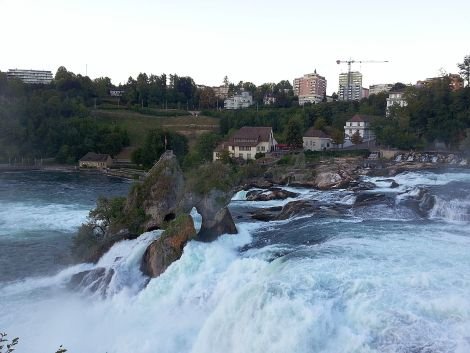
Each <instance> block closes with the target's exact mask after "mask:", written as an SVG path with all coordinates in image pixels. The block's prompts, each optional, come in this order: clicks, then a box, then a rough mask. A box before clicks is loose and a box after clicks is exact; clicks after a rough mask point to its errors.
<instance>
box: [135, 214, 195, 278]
mask: <svg viewBox="0 0 470 353" xmlns="http://www.w3.org/2000/svg"><path fill="white" fill-rule="evenodd" d="M195 237H196V230H195V229H194V223H193V219H192V217H191V216H189V215H180V216H178V217H177V218H176V219H175V220H173V221H172V222H170V224H169V226H168V228H167V229H166V230H165V231H164V232H163V233H162V235H161V236H160V237H159V238H158V239H156V240H154V241H153V242H152V243H151V244H150V245H149V246H148V247H147V250H146V251H145V254H144V257H143V259H142V264H141V270H142V272H143V273H144V274H146V275H147V276H149V277H157V276H159V275H161V274H162V273H163V272H165V270H166V269H167V268H168V266H170V265H171V264H172V263H173V262H174V261H176V260H178V259H179V258H180V257H181V255H182V254H183V248H184V246H185V245H186V243H187V242H188V241H190V240H192V239H194V238H195Z"/></svg>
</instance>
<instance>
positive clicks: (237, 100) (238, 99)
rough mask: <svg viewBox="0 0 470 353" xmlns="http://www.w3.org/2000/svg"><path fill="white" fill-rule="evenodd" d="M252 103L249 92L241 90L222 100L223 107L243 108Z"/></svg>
mask: <svg viewBox="0 0 470 353" xmlns="http://www.w3.org/2000/svg"><path fill="white" fill-rule="evenodd" d="M252 105H253V97H252V96H251V93H250V92H242V93H241V94H236V95H234V96H233V97H230V98H227V99H226V100H225V101H224V108H225V109H243V108H248V107H250V106H252Z"/></svg>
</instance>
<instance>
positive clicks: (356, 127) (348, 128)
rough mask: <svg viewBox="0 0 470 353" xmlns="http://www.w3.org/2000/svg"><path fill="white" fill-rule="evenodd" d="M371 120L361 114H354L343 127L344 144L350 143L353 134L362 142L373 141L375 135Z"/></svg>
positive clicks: (369, 117) (370, 117)
mask: <svg viewBox="0 0 470 353" xmlns="http://www.w3.org/2000/svg"><path fill="white" fill-rule="evenodd" d="M372 120H373V117H372V116H369V115H361V114H356V115H354V116H353V117H352V118H351V119H349V120H348V121H347V122H346V125H345V126H344V139H345V142H348V141H349V142H350V141H351V137H352V136H353V135H354V134H355V133H358V134H359V136H361V138H362V141H364V142H366V141H371V140H375V134H374V131H373V130H372V126H371V122H372ZM346 145H348V143H346Z"/></svg>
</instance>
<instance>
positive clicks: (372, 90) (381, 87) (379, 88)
mask: <svg viewBox="0 0 470 353" xmlns="http://www.w3.org/2000/svg"><path fill="white" fill-rule="evenodd" d="M392 87H393V84H391V83H380V84H377V85H371V86H369V95H372V94H379V93H382V92H389V91H390V90H391V89H392Z"/></svg>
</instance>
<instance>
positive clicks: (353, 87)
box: [338, 71, 363, 101]
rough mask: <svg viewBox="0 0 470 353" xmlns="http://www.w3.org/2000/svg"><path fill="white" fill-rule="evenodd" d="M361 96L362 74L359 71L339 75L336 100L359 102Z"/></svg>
mask: <svg viewBox="0 0 470 353" xmlns="http://www.w3.org/2000/svg"><path fill="white" fill-rule="evenodd" d="M362 94H363V91H362V74H361V73H360V72H359V71H351V72H349V73H348V72H345V73H341V74H339V89H338V99H339V100H340V101H351V100H353V101H354V100H360V99H361V98H362Z"/></svg>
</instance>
